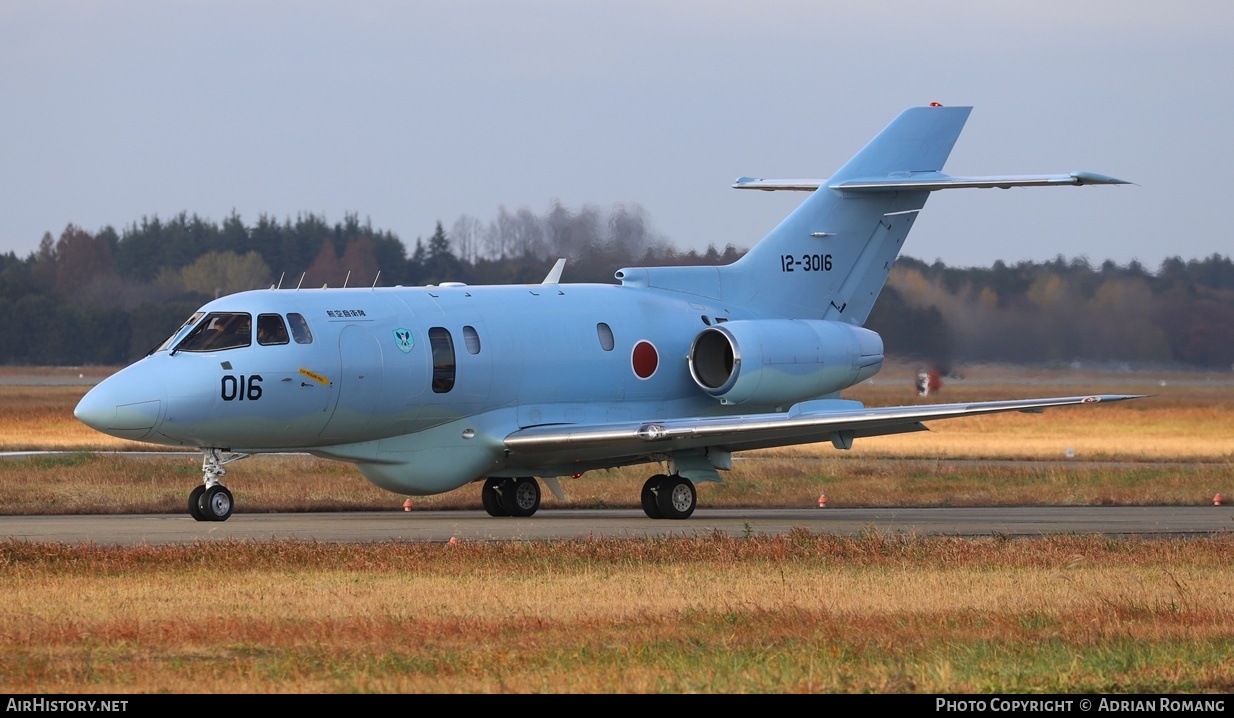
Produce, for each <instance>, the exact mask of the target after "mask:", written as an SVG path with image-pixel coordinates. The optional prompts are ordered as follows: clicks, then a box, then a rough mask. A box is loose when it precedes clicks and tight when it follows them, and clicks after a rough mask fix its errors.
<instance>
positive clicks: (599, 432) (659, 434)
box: [505, 394, 1143, 458]
mask: <svg viewBox="0 0 1234 718" xmlns="http://www.w3.org/2000/svg"><path fill="white" fill-rule="evenodd" d="M1142 396H1143V395H1131V394H1101V395H1090V396H1067V397H1057V398H1051V399H1021V400H1012V401H984V402H975V403H967V404H925V405H921V406H891V407H876V408H863V407H860V404H857V402H835V404H836V408H834V409H828V408H826V405H827V404H829V402H809V403H808V404H807V405H804V406H806V407H807V408H806V409H805V410H804V411H800V410H796V408H794V409H790V410H789V411H788V412H785V413H776V414H749V415H745V416H725V417H698V418H691V419H672V420H665V421H652V422H629V423H620V424H591V425H587V424H558V425H552V426H535V427H529V428H526V429H522V430H519V431H516V432H514V433H512V434H510V435H509V436H507V437H506V439H505V446H506V449H507V450H509V451H510V452H512V453H516V454H544V453H557V454H578V455H579V456H580V457H582V456H586V457H588V458H596V457H598V456H602V455H611V456H633V455H647V454H657V453H661V454H663V453H670V452H673V451H680V450H684V449H698V448H704V447H709V446H718V447H723V448H725V449H727V450H730V451H744V450H748V449H765V448H772V447H776V446H789V445H793V444H802V443H811V442H820V441H828V440H832V441H835V440H836V439H837V438H839V439H840V440H841V442H843V441H844V433H845V432H851V433H850V434H849V436H850V437H868V436H882V435H886V434H899V433H904V432H908V431H922V430H925V428H926V427H925V426H924V424H923V422H926V421H933V420H939V419H953V418H958V417H962V416H978V415H981V414H993V413H997V412H1005V411H1028V412H1040V411H1043V410H1045V409H1047V408H1051V407H1056V406H1073V405H1082V404H1097V403H1109V402H1114V401H1123V400H1126V399H1136V398H1141V397H1142ZM850 441H851V439H850ZM837 445H838V444H837ZM850 445H851V443H850Z"/></svg>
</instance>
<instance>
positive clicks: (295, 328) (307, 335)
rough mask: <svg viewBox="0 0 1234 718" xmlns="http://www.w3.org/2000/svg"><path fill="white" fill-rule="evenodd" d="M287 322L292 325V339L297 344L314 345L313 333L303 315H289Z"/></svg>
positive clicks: (292, 313)
mask: <svg viewBox="0 0 1234 718" xmlns="http://www.w3.org/2000/svg"><path fill="white" fill-rule="evenodd" d="M287 322H288V323H289V324H291V338H292V339H294V340H295V341H296V344H312V343H313V333H312V332H311V331H309V325H308V322H306V321H305V320H304V315H303V314H297V313H296V312H291V313H290V314H288V315H287Z"/></svg>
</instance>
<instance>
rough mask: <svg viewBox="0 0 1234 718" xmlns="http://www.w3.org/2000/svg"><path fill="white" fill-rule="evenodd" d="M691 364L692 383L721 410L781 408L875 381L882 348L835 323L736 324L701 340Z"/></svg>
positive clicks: (872, 336)
mask: <svg viewBox="0 0 1234 718" xmlns="http://www.w3.org/2000/svg"><path fill="white" fill-rule="evenodd" d="M689 359H690V376H692V377H694V381H695V382H696V383H697V384H698V385H699V386H700V387H701V388H702V389H703V391H705V392H707V393H708V394H710V395H712V396H714V397H716V398H717V399H719V400H720V403H721V404H744V403H750V404H756V405H760V406H778V407H787V406H789V405H792V404H795V403H797V402H799V401H803V400H806V399H813V398H817V397H820V396H823V395H826V394H830V393H832V392H836V391H839V390H841V389H844V388H846V387H849V386H852V385H853V384H856V383H857V382H859V381H862V380H864V379H868V378H869V377H871V376H874V374H876V373H877V372H878V370H879V369H880V368H881V367H882V365H883V340H882V338H881V337H879V336H878V334H876V333H874V332H872V331H870V330H869V329H862V328H861V327H854V326H851V325H848V324H841V323H839V322H829V321H822V320H808V319H754V320H739V321H732V322H725V323H723V324H717V325H715V326H712V327H708V328H706V329H704V330H703V331H702V332H700V333H699V335H698V336H697V337H695V338H694V343H693V344H692V345H691V346H690V356H689Z"/></svg>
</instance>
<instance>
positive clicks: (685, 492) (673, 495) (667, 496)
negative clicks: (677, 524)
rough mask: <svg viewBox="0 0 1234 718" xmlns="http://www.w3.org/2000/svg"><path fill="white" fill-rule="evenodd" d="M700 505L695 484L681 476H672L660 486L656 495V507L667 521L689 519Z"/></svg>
mask: <svg viewBox="0 0 1234 718" xmlns="http://www.w3.org/2000/svg"><path fill="white" fill-rule="evenodd" d="M697 503H698V494H696V493H695V491H694V484H693V482H691V481H690V480H689V479H687V478H684V477H681V476H670V477H668V478H667V479H665V480H664V483H662V484H660V490H659V491H658V492H657V494H656V507H657V508H659V509H660V514H661V515H662V516H663V517H664V518H666V519H688V518H690V514H692V513H694V506H695V505H696V504H697Z"/></svg>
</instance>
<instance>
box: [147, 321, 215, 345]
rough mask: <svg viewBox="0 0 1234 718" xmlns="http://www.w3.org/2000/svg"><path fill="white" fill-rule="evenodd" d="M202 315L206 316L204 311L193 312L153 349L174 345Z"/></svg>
mask: <svg viewBox="0 0 1234 718" xmlns="http://www.w3.org/2000/svg"><path fill="white" fill-rule="evenodd" d="M204 316H206V313H205V312H193V316H191V317H189V318H188V321H186V322H184V323H183V324H181V325H180V328H179V329H177V330H176V333H175V334H172V335H171V336H169V337H167V339H166V340H165V341H164V342H163V343H162V344H160V345H159V348H158V349H155V350H154V351H155V352H161V351H163V350H165V349H167V348H168V347H171V346H174V345H175V343H176V342H178V341H180V340H181V339H182V338H184V335H185V333H187V332H188V330H189V328H190V327H192V326H193V325H194V324H196V323H197V320H198V319H201V318H202V317H204ZM150 353H151V354H153V353H154V352H150Z"/></svg>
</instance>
